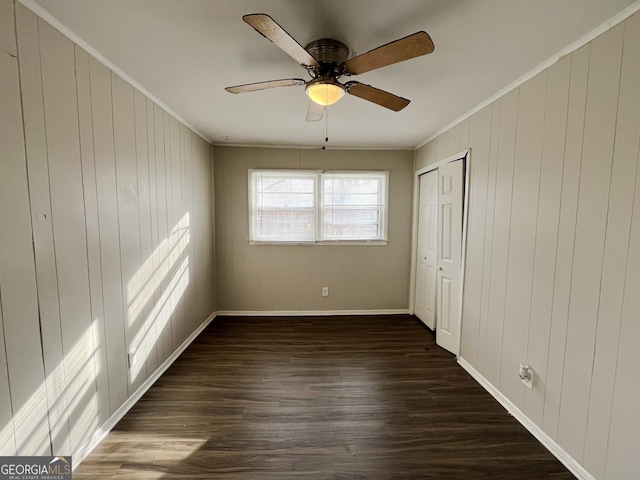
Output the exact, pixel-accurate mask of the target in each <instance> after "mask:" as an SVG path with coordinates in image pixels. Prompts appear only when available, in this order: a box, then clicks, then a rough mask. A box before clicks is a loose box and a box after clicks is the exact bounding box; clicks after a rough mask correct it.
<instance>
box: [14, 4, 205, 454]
mask: <svg viewBox="0 0 640 480" xmlns="http://www.w3.org/2000/svg"><path fill="white" fill-rule="evenodd" d="M18 2H19V3H21V4H22V5H24V6H25V7H26V8H28V9H29V10H31V11H32V12H33V13H35V14H36V15H37V16H38V17H40V18H41V19H42V20H44V21H45V22H47V23H48V24H49V25H51V26H52V27H53V28H55V29H56V30H58V31H59V32H60V33H61V34H62V35H64V36H65V37H67V38H68V39H69V40H71V41H72V42H73V43H75V44H76V45H78V46H79V47H80V48H82V49H84V50H86V52H87V53H88V54H89V55H91V56H92V57H94V58H95V59H96V60H98V61H99V62H100V63H102V64H103V65H104V66H105V67H107V68H108V69H109V70H111V71H112V72H113V73H115V74H116V75H118V76H119V77H120V78H122V79H123V80H124V81H125V82H127V83H129V84H131V85H132V86H133V87H134V88H136V89H137V90H139V91H140V92H141V93H142V94H143V95H145V96H146V97H147V98H149V99H150V100H152V101H153V102H154V103H156V104H157V105H158V106H159V107H161V108H163V109H164V110H165V111H166V112H167V113H169V114H170V115H172V116H174V117H175V118H176V120H178V121H179V122H181V123H183V124H184V125H185V126H187V127H189V128H190V129H191V130H193V132H194V133H196V134H197V135H198V136H200V137H201V138H202V139H203V140H204V141H206V142H207V143H209V144H211V143H212V142H211V139H210V138H209V137H207V136H206V135H205V134H204V133H202V132H201V131H200V130H198V129H197V128H196V127H194V126H193V125H192V124H191V123H189V122H188V121H187V120H185V119H184V118H183V117H182V116H181V115H179V114H178V113H176V112H175V111H174V110H173V109H171V108H170V107H169V106H167V105H166V104H165V103H164V102H163V101H162V100H160V99H159V98H158V97H156V96H155V95H154V94H153V93H151V92H150V91H149V90H147V89H146V88H144V87H143V86H142V85H141V84H140V83H138V82H136V81H135V80H134V79H133V78H132V77H130V76H129V75H127V74H126V73H125V72H124V70H122V69H121V68H120V67H118V66H117V65H116V64H115V63H113V62H112V61H110V60H109V59H107V58H106V57H105V56H104V55H102V54H101V53H100V52H98V51H97V50H96V49H95V48H93V47H92V46H91V45H90V44H89V43H88V42H87V41H86V40H84V39H83V38H81V37H80V36H79V35H78V34H77V33H75V32H73V31H72V30H71V29H70V28H69V27H67V26H65V25H63V24H62V23H61V22H60V21H59V20H58V19H57V18H55V17H54V16H53V15H51V14H50V13H49V12H48V11H47V10H45V9H44V8H43V7H42V6H40V5H39V4H37V3H36V2H35V0H18ZM74 462H75V460H74Z"/></svg>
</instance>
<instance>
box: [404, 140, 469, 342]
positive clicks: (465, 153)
mask: <svg viewBox="0 0 640 480" xmlns="http://www.w3.org/2000/svg"><path fill="white" fill-rule="evenodd" d="M458 160H464V162H465V165H464V197H463V199H462V201H463V204H464V207H463V211H462V258H461V269H462V271H461V274H460V305H459V317H458V322H459V324H460V340H461V339H462V300H463V298H464V271H465V265H466V256H467V224H468V220H467V219H468V213H469V185H470V181H469V172H470V168H469V166H470V162H471V149H470V148H467V149H466V150H462V151H461V152H458V153H454V154H453V155H449V156H448V157H446V158H444V159H442V160H439V161H437V162H435V163H432V164H430V165H427V166H426V167H423V168H420V169H418V170H416V171H415V173H414V178H413V205H412V209H413V215H412V217H413V218H412V220H411V271H410V275H411V276H410V278H409V312H410V313H411V315H414V314H415V311H416V263H417V259H418V210H419V208H418V207H419V205H418V203H419V200H420V176H421V175H424V174H425V173H428V172H431V171H432V170H436V169H438V168H440V167H442V166H443V165H446V164H447V163H451V162H455V161H458ZM436 322H437V320H436ZM436 328H437V325H436ZM434 331H435V330H434ZM458 352H460V344H458Z"/></svg>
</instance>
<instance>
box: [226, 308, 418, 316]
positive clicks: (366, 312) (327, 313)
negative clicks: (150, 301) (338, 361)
mask: <svg viewBox="0 0 640 480" xmlns="http://www.w3.org/2000/svg"><path fill="white" fill-rule="evenodd" d="M408 314H409V310H408V309H406V308H402V309H397V310H394V309H390V310H273V311H262V310H224V311H219V312H218V315H228V316H234V317H311V316H313V317H318V316H320V317H323V316H331V315H408Z"/></svg>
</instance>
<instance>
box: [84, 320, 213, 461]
mask: <svg viewBox="0 0 640 480" xmlns="http://www.w3.org/2000/svg"><path fill="white" fill-rule="evenodd" d="M216 316H217V313H212V314H211V315H210V316H209V317H208V318H207V319H206V320H205V321H204V322H202V323H201V324H200V326H199V327H198V328H196V329H195V331H194V332H193V333H192V334H191V335H189V336H188V337H187V339H186V340H185V341H184V342H182V344H181V345H180V346H179V347H178V348H177V349H176V350H175V351H174V352H173V353H172V354H171V355H170V356H169V358H167V359H166V360H165V361H164V362H163V363H162V365H160V366H159V367H158V368H157V369H156V371H155V372H153V373H152V374H151V375H150V376H149V378H147V379H146V380H145V382H144V383H143V384H142V385H140V387H138V389H137V390H136V391H135V392H133V394H131V396H130V397H129V398H127V400H126V401H125V402H124V403H123V404H122V405H120V408H118V409H117V410H116V411H115V412H114V413H113V415H111V417H109V419H108V420H107V421H106V422H104V424H103V425H102V426H101V427H100V428H98V430H96V431H95V433H94V434H93V435H92V436H91V439H90V440H89V441H88V442H87V443H85V444H84V445H82V446H81V447H80V448H79V449H78V451H76V452H74V453H73V470H75V469H76V468H78V465H80V464H81V463H82V462H83V461H84V460H85V459H86V458H87V457H88V456H89V454H90V453H91V452H92V451H93V450H94V449H95V448H96V447H97V446H98V445H100V443H101V442H102V440H104V438H105V437H106V436H107V435H108V434H109V432H110V431H111V430H112V429H113V427H115V426H116V424H117V423H118V422H119V421H120V420H122V418H123V417H124V416H125V415H126V414H127V412H128V411H129V410H131V408H132V407H133V406H134V405H135V404H136V403H137V402H138V400H140V398H141V397H142V396H143V395H144V394H145V393H146V392H147V390H149V389H150V388H151V387H152V386H153V384H154V383H156V381H157V380H158V379H159V378H160V376H161V375H162V374H163V373H164V372H165V371H166V370H167V369H168V368H169V367H170V366H171V365H172V364H173V362H175V361H176V360H177V359H178V357H179V356H180V355H181V354H182V352H184V351H185V350H186V349H187V347H188V346H189V345H191V342H193V341H194V340H195V339H196V337H197V336H198V335H200V333H202V331H203V330H204V329H205V328H207V326H208V325H209V324H210V323H211V322H212V321H213V319H214V318H216Z"/></svg>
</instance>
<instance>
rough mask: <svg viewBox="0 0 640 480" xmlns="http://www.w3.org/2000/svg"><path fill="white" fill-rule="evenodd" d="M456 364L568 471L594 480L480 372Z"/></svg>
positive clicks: (462, 364)
mask: <svg viewBox="0 0 640 480" xmlns="http://www.w3.org/2000/svg"><path fill="white" fill-rule="evenodd" d="M458 364H460V366H461V367H462V368H464V369H465V370H466V371H467V372H468V373H469V374H470V375H471V376H472V377H473V378H474V379H475V380H476V381H477V382H478V383H479V384H480V385H481V386H482V387H484V389H485V390H486V391H487V392H489V393H490V394H491V395H493V397H494V398H495V399H496V400H497V401H498V402H499V403H500V404H501V405H502V406H503V407H504V408H505V409H506V410H507V411H508V412H509V413H510V414H511V415H513V417H515V419H516V420H518V421H519V422H520V423H521V424H522V425H523V426H524V428H526V429H527V430H529V432H530V433H531V434H532V435H533V436H534V437H536V438H537V439H538V441H539V442H540V443H541V444H542V445H544V446H545V447H546V448H547V450H549V451H550V452H551V453H552V454H553V455H554V456H555V457H556V458H557V459H558V460H560V462H562V464H563V465H564V466H565V467H567V469H569V471H570V472H571V473H573V474H574V475H575V476H576V477H578V478H579V479H580V480H596V478H595V477H594V476H593V475H591V474H590V473H589V472H588V471H587V470H585V468H584V467H583V466H582V465H580V463H578V461H577V460H576V459H574V458H573V457H572V456H571V455H569V454H568V453H567V451H566V450H565V449H563V448H562V447H561V446H560V445H558V443H557V442H556V441H555V440H554V439H553V438H551V437H550V436H549V435H547V434H546V433H545V432H544V431H543V430H542V429H541V428H540V427H539V426H538V425H536V424H535V423H534V422H533V421H532V420H531V419H530V418H529V417H527V416H526V415H525V414H524V413H523V412H522V410H520V409H519V408H518V407H516V406H515V405H514V404H513V403H512V402H511V400H509V399H508V398H507V397H505V396H504V394H503V393H502V392H500V390H498V389H497V388H496V387H495V386H493V384H491V382H489V380H487V379H486V378H484V377H483V376H482V375H481V374H480V372H478V371H477V370H476V369H475V368H473V367H472V366H471V365H470V364H469V363H468V362H467V361H465V359H464V358H461V357H458Z"/></svg>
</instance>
